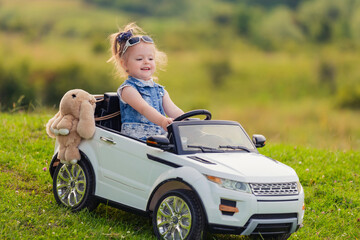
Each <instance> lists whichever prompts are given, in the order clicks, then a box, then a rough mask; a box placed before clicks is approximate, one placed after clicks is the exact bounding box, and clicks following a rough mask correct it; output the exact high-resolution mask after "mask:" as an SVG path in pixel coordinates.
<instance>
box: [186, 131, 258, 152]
mask: <svg viewBox="0 0 360 240" xmlns="http://www.w3.org/2000/svg"><path fill="white" fill-rule="evenodd" d="M179 134H180V140H181V146H182V149H183V151H197V150H200V151H203V150H204V149H206V150H208V151H211V150H224V151H234V150H242V149H243V148H244V149H248V150H250V151H251V150H254V149H255V148H254V145H253V144H252V143H251V142H250V140H249V138H248V136H247V135H246V134H245V133H244V131H243V130H242V128H241V127H240V126H238V125H221V124H216V125H211V124H206V125H183V126H179ZM240 147H241V148H240Z"/></svg>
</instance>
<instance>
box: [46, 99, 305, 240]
mask: <svg viewBox="0 0 360 240" xmlns="http://www.w3.org/2000/svg"><path fill="white" fill-rule="evenodd" d="M103 98H104V99H103V101H101V102H99V103H97V107H96V112H95V114H96V116H100V115H108V114H111V113H113V112H116V111H118V110H119V99H118V97H117V95H116V93H105V94H104V96H103ZM196 115H204V116H205V117H206V118H205V119H204V120H200V119H192V118H191V117H193V116H196ZM120 125H121V123H120V117H119V116H116V117H114V118H112V119H108V120H101V121H97V122H96V131H95V135H94V137H93V138H92V139H90V140H83V141H82V143H81V144H80V146H79V149H80V151H81V156H82V159H81V160H80V161H79V162H78V163H77V164H75V165H64V164H62V163H60V162H59V160H58V159H57V156H56V153H57V145H55V154H54V156H53V159H52V161H51V164H50V168H49V170H50V174H51V176H52V178H53V192H54V196H55V199H56V201H57V203H59V204H60V205H64V206H66V207H69V208H70V209H72V210H73V211H78V210H81V209H83V208H88V209H90V210H92V209H94V208H96V207H97V205H98V204H99V203H100V202H103V203H106V204H110V205H112V206H115V207H119V208H121V209H125V210H130V211H133V212H134V211H135V212H139V213H145V214H147V215H149V216H152V223H153V229H154V232H155V235H156V236H157V237H158V238H159V239H200V238H201V236H202V234H203V231H210V232H213V233H230V234H239V235H251V236H260V235H261V236H262V237H264V238H265V237H272V238H276V239H286V238H288V237H289V236H290V235H291V234H292V233H294V232H295V231H297V229H298V228H299V227H300V226H301V225H302V222H303V217H304V190H303V188H302V186H301V184H300V182H299V178H298V176H297V175H296V173H295V171H294V170H293V169H292V168H290V167H289V166H286V165H284V164H282V163H280V162H278V161H276V160H273V159H271V158H268V157H266V156H263V155H261V154H259V152H258V151H257V148H258V147H263V146H264V144H265V138H264V137H263V136H262V135H254V136H253V138H252V140H251V139H250V138H249V136H248V135H247V133H246V132H245V130H244V129H243V128H242V126H241V125H240V124H239V123H237V122H234V121H220V120H211V113H210V112H208V111H206V110H195V111H191V112H188V113H185V114H184V115H182V116H180V117H178V118H177V119H175V120H174V122H173V123H172V124H171V125H169V126H168V135H167V136H152V137H149V138H148V139H147V141H146V142H145V141H141V140H138V139H135V138H132V137H129V136H126V135H123V134H121V133H120V131H119V130H120Z"/></svg>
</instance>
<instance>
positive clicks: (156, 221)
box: [152, 189, 204, 240]
mask: <svg viewBox="0 0 360 240" xmlns="http://www.w3.org/2000/svg"><path fill="white" fill-rule="evenodd" d="M152 223H153V229H154V232H155V235H156V237H157V238H158V239H187V240H199V239H201V238H202V234H203V231H204V214H203V211H202V208H201V206H200V203H199V201H198V199H197V197H196V195H195V194H194V192H192V191H189V190H183V189H178V190H173V191H170V192H168V193H166V194H164V195H163V196H162V197H161V198H160V200H159V201H158V202H157V203H156V206H155V209H154V212H153V217H152ZM180 235H181V237H180Z"/></svg>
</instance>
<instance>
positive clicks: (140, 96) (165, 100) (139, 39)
mask: <svg viewBox="0 0 360 240" xmlns="http://www.w3.org/2000/svg"><path fill="white" fill-rule="evenodd" d="M110 37H111V43H112V58H110V60H109V61H112V62H113V63H114V64H115V67H116V68H117V70H118V71H119V72H120V73H121V74H122V75H125V76H126V75H127V79H126V81H125V82H124V83H123V84H122V85H121V86H120V87H119V88H118V91H117V93H118V96H119V99H120V113H121V122H122V127H121V132H122V133H124V134H127V135H130V136H132V137H136V138H138V139H141V140H146V138H147V137H148V136H152V135H159V134H165V133H166V131H167V126H168V125H169V124H171V123H172V121H173V118H176V117H178V116H180V115H182V114H183V113H184V112H183V111H182V110H181V109H180V108H179V107H177V106H176V105H175V104H174V102H173V101H172V100H171V98H170V96H169V93H168V92H167V91H166V90H165V89H164V87H163V86H161V85H159V84H157V83H155V82H154V76H153V75H154V73H155V72H156V66H157V65H158V66H159V67H161V66H163V65H165V63H166V54H165V53H163V52H160V51H159V50H157V48H156V46H155V43H154V41H153V40H152V38H151V37H149V36H147V35H145V34H144V31H143V30H142V29H141V28H139V27H138V26H137V25H136V24H135V23H130V24H128V25H127V26H126V27H125V28H124V29H123V30H120V31H119V32H117V33H114V34H112V35H111V36H110ZM167 116H168V117H167Z"/></svg>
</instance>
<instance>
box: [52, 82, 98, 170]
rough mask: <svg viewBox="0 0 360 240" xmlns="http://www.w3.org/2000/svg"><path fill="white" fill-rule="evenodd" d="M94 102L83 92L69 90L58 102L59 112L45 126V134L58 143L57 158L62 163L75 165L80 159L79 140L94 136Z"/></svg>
mask: <svg viewBox="0 0 360 240" xmlns="http://www.w3.org/2000/svg"><path fill="white" fill-rule="evenodd" d="M95 102H96V100H95V98H94V96H93V95H91V94H89V93H88V92H86V91H84V90H81V89H73V90H70V91H68V92H67V93H65V95H64V96H63V98H62V99H61V101H60V107H59V112H58V113H57V114H56V115H55V116H54V117H53V118H51V119H50V120H49V121H48V123H47V124H46V132H47V134H48V135H49V136H50V137H52V138H56V139H57V141H58V143H59V152H58V155H57V158H58V159H59V160H60V161H61V162H62V163H66V164H76V163H77V161H78V160H80V159H81V157H80V152H79V149H78V146H79V144H80V142H81V139H82V138H84V139H89V138H92V136H93V135H94V133H95V119H94V111H95V107H96V104H95Z"/></svg>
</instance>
